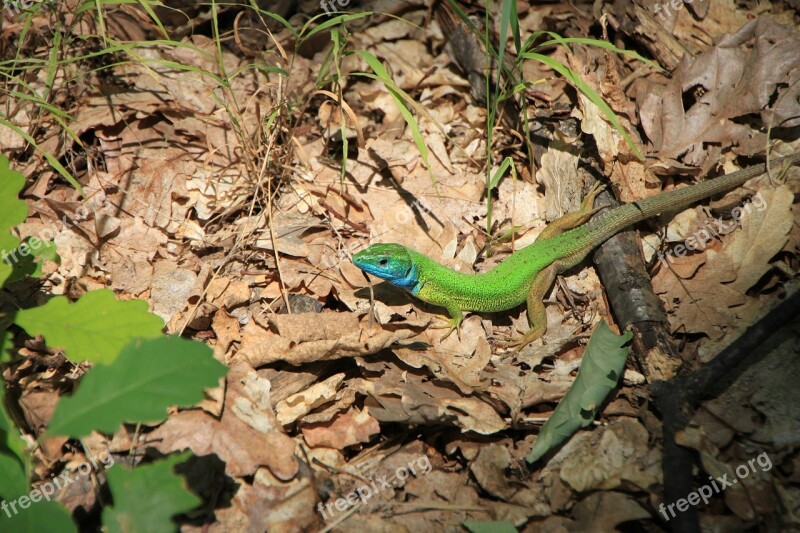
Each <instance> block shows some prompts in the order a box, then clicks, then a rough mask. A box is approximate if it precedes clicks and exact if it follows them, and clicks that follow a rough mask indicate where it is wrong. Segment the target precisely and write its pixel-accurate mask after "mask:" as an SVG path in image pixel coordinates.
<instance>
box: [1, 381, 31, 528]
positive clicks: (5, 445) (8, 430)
mask: <svg viewBox="0 0 800 533" xmlns="http://www.w3.org/2000/svg"><path fill="white" fill-rule="evenodd" d="M0 390H1V389H0ZM3 403H4V402H3V397H2V394H0V501H2V500H11V499H14V498H16V497H18V496H21V495H23V494H25V493H26V492H27V491H28V476H27V474H26V472H25V470H26V468H25V464H26V463H27V461H28V455H27V454H26V453H25V441H23V440H22V438H21V437H20V435H19V431H18V430H17V427H16V426H15V425H14V423H13V422H12V421H11V419H10V418H9V416H8V414H7V413H6V408H5V405H3ZM3 514H5V513H2V512H0V516H2V515H3ZM0 530H2V528H0Z"/></svg>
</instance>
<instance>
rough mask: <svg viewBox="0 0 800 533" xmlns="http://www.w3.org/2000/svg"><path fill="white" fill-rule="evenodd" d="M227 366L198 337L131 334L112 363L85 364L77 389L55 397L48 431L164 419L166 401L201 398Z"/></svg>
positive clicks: (186, 402)
mask: <svg viewBox="0 0 800 533" xmlns="http://www.w3.org/2000/svg"><path fill="white" fill-rule="evenodd" d="M90 294H91V293H90ZM227 370H228V369H227V367H226V366H225V365H223V364H222V363H220V362H219V361H217V360H216V359H214V353H213V351H212V350H211V348H209V347H208V346H206V345H205V344H203V343H202V342H196V341H190V340H187V339H182V338H180V337H160V338H158V339H135V340H133V341H132V342H131V343H130V344H128V345H127V346H126V347H125V348H124V349H123V350H122V351H121V352H120V354H119V357H117V359H116V360H115V361H114V362H113V363H111V364H109V365H104V364H98V365H97V366H95V367H94V368H92V369H91V370H89V372H87V373H86V376H84V378H83V380H81V383H80V385H79V386H78V390H77V392H76V393H75V394H73V395H72V396H70V397H67V398H62V399H61V401H59V402H58V405H57V406H56V411H55V413H53V417H52V418H51V419H50V424H49V425H48V427H47V435H46V437H52V436H55V435H67V436H70V437H76V438H78V437H83V436H85V435H88V434H89V433H91V432H92V431H93V430H97V431H101V432H104V433H113V432H114V431H116V430H117V428H118V427H119V425H120V424H121V423H123V422H132V423H144V422H153V421H157V420H162V419H163V418H165V417H166V411H167V408H168V407H170V406H172V405H178V406H190V405H194V404H195V403H197V402H199V401H200V400H202V399H203V389H205V388H208V387H215V386H216V385H217V380H218V379H219V378H220V377H222V376H224V375H225V373H226V372H227Z"/></svg>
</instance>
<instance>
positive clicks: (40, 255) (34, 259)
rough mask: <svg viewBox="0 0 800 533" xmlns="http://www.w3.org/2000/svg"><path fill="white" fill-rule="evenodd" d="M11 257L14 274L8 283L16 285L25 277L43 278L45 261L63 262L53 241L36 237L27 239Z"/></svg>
mask: <svg viewBox="0 0 800 533" xmlns="http://www.w3.org/2000/svg"><path fill="white" fill-rule="evenodd" d="M9 257H11V258H13V259H12V268H13V270H14V272H13V274H11V277H9V278H8V281H7V283H14V282H15V281H19V280H21V279H23V278H24V277H25V276H32V277H34V278H38V277H41V275H42V264H43V263H44V262H45V261H53V262H56V263H60V262H61V258H60V257H59V255H58V252H57V251H56V244H55V243H54V242H53V241H43V240H41V239H37V238H36V237H28V238H27V239H25V242H24V243H22V244H21V245H20V246H18V247H17V249H16V250H15V252H14V253H13V254H11V256H9Z"/></svg>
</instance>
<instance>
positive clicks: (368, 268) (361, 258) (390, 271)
mask: <svg viewBox="0 0 800 533" xmlns="http://www.w3.org/2000/svg"><path fill="white" fill-rule="evenodd" d="M353 264H354V265H356V266H357V267H358V268H360V269H361V270H363V271H364V272H367V273H369V274H372V275H373V276H377V277H379V278H382V279H385V280H386V281H388V282H389V283H391V284H392V285H397V286H398V287H403V288H404V289H409V290H411V288H412V287H413V286H414V285H415V284H416V283H417V281H418V280H417V269H416V268H415V264H414V260H413V257H412V254H411V250H409V249H408V248H406V247H405V246H402V245H400V244H373V245H372V246H370V247H368V248H366V249H364V250H361V251H360V252H358V253H356V254H355V255H353Z"/></svg>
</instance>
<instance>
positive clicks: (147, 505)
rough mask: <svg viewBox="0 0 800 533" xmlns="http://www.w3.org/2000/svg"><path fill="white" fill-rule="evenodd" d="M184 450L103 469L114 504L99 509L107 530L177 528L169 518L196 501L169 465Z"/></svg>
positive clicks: (153, 531) (166, 532) (154, 531)
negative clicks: (145, 462) (160, 458)
mask: <svg viewBox="0 0 800 533" xmlns="http://www.w3.org/2000/svg"><path fill="white" fill-rule="evenodd" d="M189 455H190V454H188V453H184V454H181V455H176V456H173V457H168V458H167V459H164V460H163V461H158V462H156V463H152V464H149V465H145V466H140V467H137V468H134V469H133V470H126V469H124V468H121V467H120V468H114V469H111V470H109V471H108V472H107V473H106V476H108V487H109V489H110V490H111V496H112V497H113V499H114V505H113V506H111V507H105V508H104V509H103V525H104V526H105V528H108V529H107V530H108V531H110V532H111V533H115V532H126V533H127V532H129V531H148V532H150V533H158V532H161V531H163V532H164V533H172V532H173V531H177V530H178V528H177V526H176V525H175V523H173V522H172V520H171V518H172V517H173V516H174V515H176V514H180V513H185V512H187V511H190V510H192V509H194V508H195V507H197V506H198V505H200V503H201V500H200V498H198V497H197V496H195V495H194V494H192V493H191V492H189V490H188V489H187V488H186V482H185V480H184V479H183V478H182V477H181V476H179V475H177V474H175V473H174V472H173V471H172V469H173V467H174V466H175V465H176V464H177V463H180V462H183V461H185V460H186V459H187V457H188V456H189Z"/></svg>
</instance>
